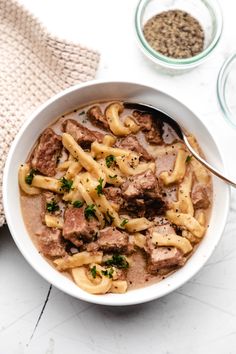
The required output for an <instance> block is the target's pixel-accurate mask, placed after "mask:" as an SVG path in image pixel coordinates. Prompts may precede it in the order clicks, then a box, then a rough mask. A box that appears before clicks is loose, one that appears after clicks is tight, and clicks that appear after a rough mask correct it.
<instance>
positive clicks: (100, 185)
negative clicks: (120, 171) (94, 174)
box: [95, 177, 103, 195]
mask: <svg viewBox="0 0 236 354" xmlns="http://www.w3.org/2000/svg"><path fill="white" fill-rule="evenodd" d="M98 182H99V184H98V185H97V187H96V188H95V189H96V191H97V194H98V195H101V194H103V191H102V188H103V187H102V182H103V179H102V178H101V177H100V178H99V180H98Z"/></svg>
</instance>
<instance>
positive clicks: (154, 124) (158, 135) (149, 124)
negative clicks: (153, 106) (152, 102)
mask: <svg viewBox="0 0 236 354" xmlns="http://www.w3.org/2000/svg"><path fill="white" fill-rule="evenodd" d="M133 117H134V118H135V120H136V122H137V123H138V124H139V125H140V127H141V129H142V131H143V132H144V134H145V137H146V140H147V141H148V142H149V143H150V144H154V145H159V144H162V143H163V140H162V122H161V120H159V119H158V118H154V117H153V116H152V115H151V114H150V113H148V112H141V111H134V112H133Z"/></svg>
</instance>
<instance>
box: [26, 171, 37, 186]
mask: <svg viewBox="0 0 236 354" xmlns="http://www.w3.org/2000/svg"><path fill="white" fill-rule="evenodd" d="M36 172H37V170H35V169H32V170H30V173H29V174H28V175H27V176H26V177H25V182H26V183H27V184H29V185H31V184H32V181H33V178H34V175H35V174H36Z"/></svg>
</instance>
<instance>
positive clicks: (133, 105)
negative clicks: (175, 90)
mask: <svg viewBox="0 0 236 354" xmlns="http://www.w3.org/2000/svg"><path fill="white" fill-rule="evenodd" d="M124 107H125V108H129V109H137V110H139V111H142V112H147V113H151V114H152V116H153V117H155V116H156V117H157V118H158V119H160V120H161V121H163V122H166V123H168V124H169V125H170V126H171V127H172V128H173V129H174V131H175V132H176V133H177V135H178V136H179V138H180V139H181V140H183V141H184V143H185V145H186V147H187V148H188V150H189V151H190V152H191V154H192V155H193V156H194V157H195V159H196V160H198V161H199V162H200V163H201V164H202V165H203V166H205V167H206V168H207V169H208V170H209V171H211V172H212V173H213V174H214V175H215V176H217V177H219V178H220V179H222V180H223V181H224V182H226V183H228V184H229V185H231V186H233V187H234V188H236V183H235V182H233V181H231V180H230V179H228V178H227V177H225V176H223V175H222V173H221V172H219V171H218V170H217V169H216V168H214V167H213V166H211V165H210V164H209V163H208V162H207V161H205V160H204V159H203V158H202V157H201V156H199V155H198V153H197V152H196V151H195V150H194V149H193V148H192V146H191V145H190V144H189V142H188V138H187V136H186V135H185V133H184V130H183V128H182V127H181V126H180V125H179V124H178V123H177V122H176V121H175V120H174V119H173V118H171V117H170V116H168V115H167V114H166V113H165V112H163V111H161V110H159V109H157V108H155V107H153V106H151V105H147V104H143V103H133V102H124Z"/></svg>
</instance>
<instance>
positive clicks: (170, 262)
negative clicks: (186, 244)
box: [148, 247, 185, 273]
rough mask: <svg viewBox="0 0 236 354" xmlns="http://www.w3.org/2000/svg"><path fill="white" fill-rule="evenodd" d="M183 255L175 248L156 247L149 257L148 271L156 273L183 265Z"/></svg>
mask: <svg viewBox="0 0 236 354" xmlns="http://www.w3.org/2000/svg"><path fill="white" fill-rule="evenodd" d="M184 262H185V260H184V258H183V254H182V252H181V251H180V250H178V249H177V248H176V247H157V248H155V249H153V250H152V252H151V253H150V256H149V263H148V271H149V272H150V273H156V272H158V271H159V270H160V269H163V268H172V267H178V266H183V265H184Z"/></svg>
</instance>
